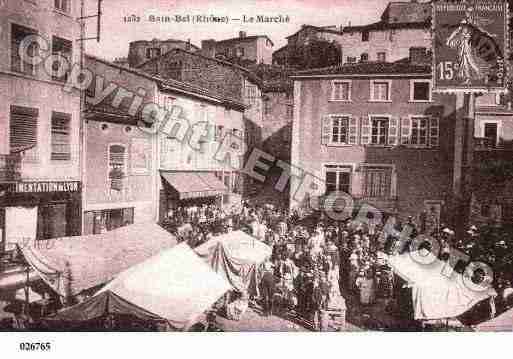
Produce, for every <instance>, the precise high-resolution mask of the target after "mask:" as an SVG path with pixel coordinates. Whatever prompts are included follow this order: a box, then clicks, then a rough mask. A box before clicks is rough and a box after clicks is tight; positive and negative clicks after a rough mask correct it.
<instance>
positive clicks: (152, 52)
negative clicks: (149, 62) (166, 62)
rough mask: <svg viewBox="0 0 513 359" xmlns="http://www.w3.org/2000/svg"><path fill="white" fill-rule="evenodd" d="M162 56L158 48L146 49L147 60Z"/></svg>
mask: <svg viewBox="0 0 513 359" xmlns="http://www.w3.org/2000/svg"><path fill="white" fill-rule="evenodd" d="M160 55H161V50H160V48H158V47H151V48H148V49H146V58H148V59H153V58H155V57H159V56H160Z"/></svg>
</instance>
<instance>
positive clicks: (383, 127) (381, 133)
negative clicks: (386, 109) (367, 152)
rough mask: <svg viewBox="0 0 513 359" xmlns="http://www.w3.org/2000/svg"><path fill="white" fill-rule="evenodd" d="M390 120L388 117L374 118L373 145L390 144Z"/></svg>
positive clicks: (372, 123)
mask: <svg viewBox="0 0 513 359" xmlns="http://www.w3.org/2000/svg"><path fill="white" fill-rule="evenodd" d="M388 126H389V120H388V118H386V117H373V118H372V119H371V144H373V145H387V144H388Z"/></svg>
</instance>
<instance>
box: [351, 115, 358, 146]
mask: <svg viewBox="0 0 513 359" xmlns="http://www.w3.org/2000/svg"><path fill="white" fill-rule="evenodd" d="M349 144H350V145H357V144H358V117H350V118H349Z"/></svg>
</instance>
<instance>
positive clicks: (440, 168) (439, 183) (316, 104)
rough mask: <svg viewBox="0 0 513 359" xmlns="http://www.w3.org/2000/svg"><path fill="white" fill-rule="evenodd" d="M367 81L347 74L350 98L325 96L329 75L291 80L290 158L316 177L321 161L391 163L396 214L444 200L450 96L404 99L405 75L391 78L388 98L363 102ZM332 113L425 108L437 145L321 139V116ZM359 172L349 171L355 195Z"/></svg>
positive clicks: (403, 112)
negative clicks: (435, 125)
mask: <svg viewBox="0 0 513 359" xmlns="http://www.w3.org/2000/svg"><path fill="white" fill-rule="evenodd" d="M369 83H370V82H369V79H352V94H351V97H352V102H329V101H328V98H329V91H330V81H329V80H323V81H321V80H318V79H312V80H302V81H300V82H296V83H295V100H294V104H295V111H296V112H295V115H294V122H293V135H292V136H293V137H292V164H293V165H297V166H298V167H300V168H302V169H303V170H306V171H307V172H309V173H311V174H314V175H316V176H318V177H319V178H322V179H324V173H323V169H322V168H323V167H322V165H323V164H325V163H343V164H350V165H353V166H354V168H355V169H356V168H358V166H359V165H360V164H362V163H371V164H389V165H393V166H394V168H395V173H396V181H397V184H396V186H395V188H396V193H395V195H396V196H397V202H396V204H397V209H398V210H399V212H400V214H401V215H407V214H408V215H417V214H418V213H419V212H420V211H422V210H423V209H424V208H423V206H424V204H423V201H424V200H445V198H446V197H447V195H448V194H450V193H451V183H452V182H451V181H452V177H451V173H452V169H451V163H452V160H451V157H452V156H451V153H452V151H453V150H452V148H453V139H452V137H453V136H454V135H453V133H454V132H453V128H452V127H453V126H452V123H453V117H454V97H453V96H443V97H438V96H436V95H434V101H433V102H428V103H412V102H410V101H409V100H410V89H409V86H410V81H409V79H397V78H394V79H393V82H392V90H391V93H392V101H391V102H386V103H376V102H369V101H368V100H369V92H370V88H369V86H370V84H369ZM336 113H341V114H350V115H352V116H356V117H358V118H362V117H365V116H368V115H369V114H391V115H392V116H393V117H394V118H403V117H407V116H409V115H421V114H431V115H434V116H436V117H439V119H440V139H439V141H440V146H439V147H435V148H425V149H415V148H408V147H404V146H394V147H378V146H369V145H365V146H364V145H350V146H344V147H332V146H326V145H321V131H322V129H321V127H322V126H321V123H320V121H321V118H322V116H324V115H327V114H336ZM360 130H361V129H360ZM359 143H360V142H359ZM359 176H360V174H359V173H358V172H354V175H353V178H352V181H353V182H352V195H354V196H356V197H359V196H361V191H362V182H361V181H362V179H361V178H360V177H359ZM298 184H299V180H297V179H294V180H293V183H292V185H291V188H292V189H293V190H295V189H296V188H297V186H298ZM321 192H322V191H321ZM319 194H320V193H319ZM391 200H393V198H391ZM292 205H297V204H292ZM389 205H390V203H388V204H385V206H389Z"/></svg>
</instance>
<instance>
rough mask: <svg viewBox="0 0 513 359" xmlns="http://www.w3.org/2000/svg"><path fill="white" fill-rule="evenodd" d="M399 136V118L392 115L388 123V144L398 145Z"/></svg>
mask: <svg viewBox="0 0 513 359" xmlns="http://www.w3.org/2000/svg"><path fill="white" fill-rule="evenodd" d="M398 136H399V119H398V118H396V117H391V118H390V120H389V125H388V144H389V145H391V146H395V145H397V137H398Z"/></svg>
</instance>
